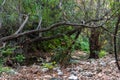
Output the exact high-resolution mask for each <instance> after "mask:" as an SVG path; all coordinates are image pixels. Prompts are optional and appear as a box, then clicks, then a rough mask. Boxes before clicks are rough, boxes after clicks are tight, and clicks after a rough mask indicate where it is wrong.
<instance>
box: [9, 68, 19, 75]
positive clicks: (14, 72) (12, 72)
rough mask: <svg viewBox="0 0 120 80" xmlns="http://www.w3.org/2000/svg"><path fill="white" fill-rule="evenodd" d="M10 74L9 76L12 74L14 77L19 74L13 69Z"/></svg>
mask: <svg viewBox="0 0 120 80" xmlns="http://www.w3.org/2000/svg"><path fill="white" fill-rule="evenodd" d="M8 72H9V74H12V75H14V74H18V72H16V71H15V70H13V69H11V70H10V71H8Z"/></svg>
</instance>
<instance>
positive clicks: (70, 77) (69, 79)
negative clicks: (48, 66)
mask: <svg viewBox="0 0 120 80" xmlns="http://www.w3.org/2000/svg"><path fill="white" fill-rule="evenodd" d="M68 80H78V77H77V76H75V75H73V74H71V75H70V76H69V77H68Z"/></svg>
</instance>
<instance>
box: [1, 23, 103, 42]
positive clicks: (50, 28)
mask: <svg viewBox="0 0 120 80" xmlns="http://www.w3.org/2000/svg"><path fill="white" fill-rule="evenodd" d="M62 25H66V26H72V27H76V28H79V27H80V28H98V27H101V26H102V25H103V24H101V25H99V26H94V27H93V26H92V27H91V26H89V25H88V26H87V25H84V24H77V23H69V22H59V23H56V24H53V25H51V26H50V27H48V28H43V29H41V30H31V31H26V32H23V33H19V34H13V35H10V36H6V37H3V38H1V39H0V42H2V41H3V42H4V41H9V40H12V39H15V38H18V37H21V36H23V35H28V34H32V33H36V32H46V31H49V30H52V29H55V28H57V27H60V26H62Z"/></svg>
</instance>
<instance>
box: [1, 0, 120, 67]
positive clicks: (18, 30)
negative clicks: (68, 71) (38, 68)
mask: <svg viewBox="0 0 120 80" xmlns="http://www.w3.org/2000/svg"><path fill="white" fill-rule="evenodd" d="M119 6H120V2H119V1H117V0H82V1H81V0H80V1H79V0H5V2H4V0H3V1H0V47H2V48H0V64H3V63H5V60H6V59H8V58H9V59H10V60H12V61H13V62H17V63H23V62H24V60H27V57H28V55H29V53H30V54H31V55H29V57H33V56H35V57H37V58H38V57H40V58H41V57H43V55H42V54H41V53H44V52H48V54H49V52H53V55H52V59H51V60H50V61H55V62H56V63H60V64H63V62H64V61H66V62H65V63H69V61H70V58H71V53H72V52H73V51H75V50H81V51H84V52H86V53H87V54H90V56H89V58H95V59H97V58H101V57H104V56H105V55H106V52H110V51H113V47H112V46H114V51H115V53H117V52H120V50H119V49H116V48H117V47H118V48H119V47H120V46H119V44H120V40H119V39H118V37H116V36H118V35H119V32H120V30H119V29H118V26H119V23H120V20H119V18H120V16H119V14H120V9H119ZM77 34H78V35H77ZM117 34H118V35H117ZM111 35H112V36H111ZM113 35H114V38H113ZM2 43H6V45H5V46H2V45H1V44H2ZM116 44H118V45H116ZM18 46H19V47H18ZM34 53H36V54H34ZM49 55H50V54H49ZM115 55H117V54H115ZM47 56H48V55H47ZM47 56H46V55H45V56H44V57H43V58H46V57H47ZM116 58H117V57H116ZM116 60H117V59H116ZM43 66H46V67H48V68H51V67H52V66H53V63H50V64H44V65H43Z"/></svg>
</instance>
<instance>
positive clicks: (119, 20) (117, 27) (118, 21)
mask: <svg viewBox="0 0 120 80" xmlns="http://www.w3.org/2000/svg"><path fill="white" fill-rule="evenodd" d="M119 23H120V15H119V16H118V20H117V23H116V25H115V32H114V35H115V36H114V54H115V60H116V65H117V67H118V69H119V70H120V65H119V62H118V55H117V43H116V41H117V38H116V35H117V33H118V29H119Z"/></svg>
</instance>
